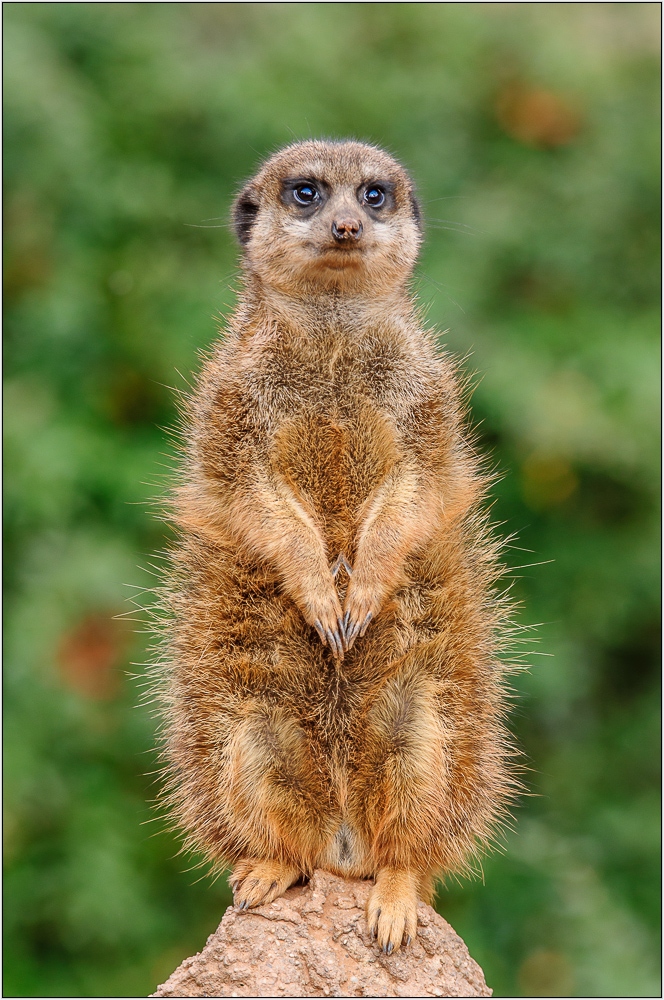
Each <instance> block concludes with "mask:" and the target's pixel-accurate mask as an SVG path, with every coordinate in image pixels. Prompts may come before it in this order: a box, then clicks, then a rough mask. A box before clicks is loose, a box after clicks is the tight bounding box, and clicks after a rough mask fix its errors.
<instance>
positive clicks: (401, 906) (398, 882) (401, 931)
mask: <svg viewBox="0 0 664 1000" xmlns="http://www.w3.org/2000/svg"><path fill="white" fill-rule="evenodd" d="M417 884H418V882H417V876H416V875H415V873H414V872H412V871H408V869H403V868H383V869H382V870H381V871H379V872H378V875H377V877H376V884H375V886H374V887H373V889H372V890H371V893H370V895H369V900H368V902H367V926H368V928H369V933H370V934H371V937H372V938H375V939H376V940H377V941H378V947H379V948H382V949H383V951H384V952H385V953H386V954H387V955H391V954H392V952H393V951H398V950H399V948H400V947H401V945H402V943H403V944H406V945H408V944H410V942H411V941H412V939H413V938H414V937H415V935H416V933H417Z"/></svg>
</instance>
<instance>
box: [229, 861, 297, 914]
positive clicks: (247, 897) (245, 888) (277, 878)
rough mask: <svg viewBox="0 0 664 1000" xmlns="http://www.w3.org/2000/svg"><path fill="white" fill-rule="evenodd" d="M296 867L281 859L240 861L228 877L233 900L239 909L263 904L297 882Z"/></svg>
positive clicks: (269, 901) (280, 894)
mask: <svg viewBox="0 0 664 1000" xmlns="http://www.w3.org/2000/svg"><path fill="white" fill-rule="evenodd" d="M299 877H300V872H299V871H298V870H297V868H293V867H292V866H290V865H286V864H284V863H283V862H281V861H240V862H239V863H238V864H237V865H236V867H235V869H234V871H233V874H232V875H231V878H230V883H231V887H232V889H233V902H234V903H235V905H236V906H237V908H238V909H239V910H248V909H251V907H254V906H265V905H266V904H267V903H271V902H272V901H273V900H275V899H277V898H278V897H279V896H282V895H283V894H284V892H285V891H286V889H288V887H289V886H291V885H292V884H293V882H297V880H298V878H299Z"/></svg>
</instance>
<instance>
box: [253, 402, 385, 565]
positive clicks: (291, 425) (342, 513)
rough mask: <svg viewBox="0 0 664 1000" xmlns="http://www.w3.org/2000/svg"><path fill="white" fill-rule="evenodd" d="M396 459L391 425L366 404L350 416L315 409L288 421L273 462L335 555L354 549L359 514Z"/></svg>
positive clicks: (276, 441)
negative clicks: (337, 551) (353, 539)
mask: <svg viewBox="0 0 664 1000" xmlns="http://www.w3.org/2000/svg"><path fill="white" fill-rule="evenodd" d="M398 457H399V449H398V446H397V442H396V436H395V433H394V429H393V426H392V425H391V423H390V421H389V419H388V418H387V417H386V415H385V414H384V413H381V411H380V410H379V409H378V408H376V407H373V406H371V405H370V404H364V405H363V406H360V407H358V408H357V410H356V412H355V413H353V414H350V415H340V414H338V413H335V412H324V411H318V410H313V409H312V410H310V411H306V412H304V413H301V414H299V415H298V416H296V417H294V418H292V419H289V420H287V421H284V423H283V424H282V425H281V427H280V428H279V431H278V432H277V434H276V435H275V439H274V448H273V455H272V460H273V463H274V466H275V469H276V471H278V473H279V474H280V475H281V476H282V477H283V478H284V479H285V480H286V482H287V483H288V485H289V486H290V488H291V489H292V490H293V492H294V493H295V495H296V496H297V497H298V499H299V500H300V501H301V502H302V504H303V506H304V507H305V509H307V510H309V511H310V512H311V513H312V514H313V515H314V516H315V517H316V519H317V520H318V521H319V523H320V524H321V525H322V527H323V531H324V534H325V536H326V539H327V541H328V543H329V544H330V547H331V550H332V549H336V548H338V549H343V548H344V547H348V546H349V545H350V543H351V541H352V534H353V529H354V526H355V524H356V518H357V514H358V511H359V510H360V508H361V506H362V504H363V503H364V502H365V501H366V500H367V499H368V497H369V496H370V495H371V493H372V492H373V491H374V490H375V489H376V487H377V486H378V485H379V484H380V483H381V481H382V480H383V479H384V478H385V476H386V475H387V473H388V472H389V470H390V469H391V467H392V466H393V464H394V462H395V461H396V460H397V458H398Z"/></svg>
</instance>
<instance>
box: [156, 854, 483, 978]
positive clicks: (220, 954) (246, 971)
mask: <svg viewBox="0 0 664 1000" xmlns="http://www.w3.org/2000/svg"><path fill="white" fill-rule="evenodd" d="M370 889H371V883H370V882H366V881H358V880H355V879H342V878H338V877H337V876H335V875H330V874H329V873H328V872H323V871H317V872H315V873H314V876H313V878H312V879H311V881H310V882H309V883H308V884H307V885H304V886H297V887H295V888H293V889H289V890H288V892H286V893H285V895H284V896H282V897H281V898H280V899H277V900H275V901H274V903H269V904H268V905H267V906H259V907H257V908H256V909H254V910H248V911H246V912H242V913H240V912H239V911H238V910H236V909H234V907H232V906H229V908H228V909H227V910H226V913H225V914H224V918H223V920H222V921H221V923H220V924H219V927H218V928H217V930H216V931H215V932H214V934H211V935H210V937H209V938H208V940H207V944H206V945H205V947H204V948H203V950H202V951H201V952H199V954H198V955H195V956H193V957H192V958H187V959H185V961H184V962H183V963H182V965H181V966H180V967H179V969H176V970H175V972H174V973H173V975H172V976H171V977H170V978H169V979H168V980H167V981H166V982H165V983H164V984H163V985H162V986H160V987H159V989H158V990H157V992H156V993H152V994H151V996H155V997H489V996H491V994H492V991H491V990H490V989H489V988H488V987H487V985H486V983H485V982H484V975H483V974H482V970H481V969H480V967H479V965H478V964H477V963H476V962H474V961H473V959H472V958H471V957H470V955H469V954H468V949H467V948H466V946H465V944H464V943H463V941H462V940H461V938H460V937H459V936H458V934H455V932H454V930H453V929H452V928H451V927H450V925H449V924H448V923H447V922H446V921H445V920H443V918H442V917H440V916H439V915H438V914H437V913H436V912H435V910H433V909H432V908H431V907H430V906H426V905H425V904H424V903H420V904H419V905H418V908H417V922H418V927H417V938H416V939H415V940H414V941H413V942H412V944H411V945H410V946H409V947H408V948H405V949H402V950H400V951H398V952H397V953H396V954H394V955H391V956H390V957H388V956H387V955H384V954H383V953H382V951H381V950H380V949H379V948H378V945H376V944H375V943H373V942H372V941H371V940H370V938H369V934H368V932H367V926H366V920H365V906H366V901H367V896H368V895H369V891H370Z"/></svg>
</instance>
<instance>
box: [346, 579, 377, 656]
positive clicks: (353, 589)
mask: <svg viewBox="0 0 664 1000" xmlns="http://www.w3.org/2000/svg"><path fill="white" fill-rule="evenodd" d="M380 604H381V601H380V598H379V596H378V593H377V588H376V586H375V585H372V584H371V583H368V584H363V583H362V582H361V581H359V580H358V579H357V577H356V576H354V577H352V578H351V581H350V583H349V584H348V593H347V594H346V601H345V604H344V620H343V627H344V637H345V641H346V649H350V648H351V646H352V645H353V643H354V642H355V640H356V639H357V638H358V636H359V637H362V636H363V635H364V633H365V632H366V630H367V629H368V627H369V623H370V622H371V620H372V618H375V617H376V615H377V614H378V611H379V609H380Z"/></svg>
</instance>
